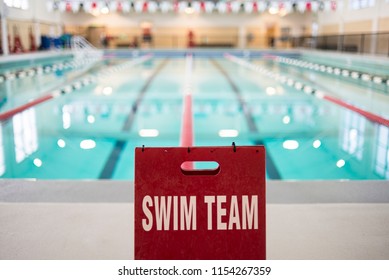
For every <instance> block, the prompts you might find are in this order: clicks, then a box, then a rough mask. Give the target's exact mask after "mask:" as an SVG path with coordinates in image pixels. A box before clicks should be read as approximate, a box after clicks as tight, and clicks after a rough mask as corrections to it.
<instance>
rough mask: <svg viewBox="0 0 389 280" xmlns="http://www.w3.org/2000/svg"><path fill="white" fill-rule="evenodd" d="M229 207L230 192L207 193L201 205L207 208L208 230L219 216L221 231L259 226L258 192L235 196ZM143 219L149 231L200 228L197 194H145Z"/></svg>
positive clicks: (218, 222)
mask: <svg viewBox="0 0 389 280" xmlns="http://www.w3.org/2000/svg"><path fill="white" fill-rule="evenodd" d="M229 201H230V203H229V207H228V206H227V205H226V204H227V196H226V195H217V196H212V195H209V196H204V199H203V201H202V203H204V204H202V206H201V207H206V209H207V229H208V230H213V229H214V227H213V223H214V221H215V220H214V219H216V229H217V230H233V229H237V230H246V229H250V230H252V229H254V230H257V229H258V195H251V196H249V195H242V196H237V195H232V196H231V198H230V200H229ZM142 210H143V213H144V215H145V217H146V218H143V219H142V227H143V229H144V230H145V231H150V230H152V229H153V227H154V228H156V229H157V230H164V231H166V230H196V229H197V215H196V214H197V197H196V196H153V197H151V196H149V195H147V196H145V197H144V198H143V201H142Z"/></svg>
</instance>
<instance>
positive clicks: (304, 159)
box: [221, 61, 386, 180]
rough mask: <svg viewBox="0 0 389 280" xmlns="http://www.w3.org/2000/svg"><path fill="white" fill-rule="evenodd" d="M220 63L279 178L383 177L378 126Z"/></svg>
mask: <svg viewBox="0 0 389 280" xmlns="http://www.w3.org/2000/svg"><path fill="white" fill-rule="evenodd" d="M221 63H222V65H224V67H225V69H226V71H227V72H228V73H229V74H230V76H231V77H234V81H235V83H236V85H237V87H238V88H240V89H241V91H242V92H243V95H244V98H245V99H246V101H247V103H248V104H249V110H251V112H252V114H253V116H254V119H255V122H256V124H257V126H258V128H259V133H258V135H249V136H248V137H249V139H250V140H251V141H253V143H263V144H265V146H266V148H267V153H268V154H269V155H270V156H271V157H272V159H273V162H274V165H275V166H276V168H277V170H279V173H280V177H281V178H282V179H285V180H287V179H303V180H304V179H380V178H381V179H383V178H385V176H386V175H385V171H381V169H382V167H381V166H382V163H381V161H382V159H381V158H382V157H381V154H382V153H383V154H384V155H385V153H386V152H385V151H381V150H382V149H381V145H384V144H381V141H383V140H380V139H381V138H377V134H378V132H377V130H378V129H381V127H382V126H379V125H377V124H374V123H371V122H369V121H367V120H366V119H365V118H364V117H363V116H360V115H359V114H357V113H354V112H352V111H350V110H346V109H344V108H342V107H339V106H337V105H335V104H331V103H329V102H325V101H323V100H320V99H317V98H314V97H312V96H310V95H307V94H305V93H303V92H301V91H299V90H297V89H295V88H291V87H288V86H286V85H285V84H282V83H280V82H277V81H276V80H275V79H269V77H267V76H266V75H262V74H260V73H257V72H255V71H252V70H251V69H247V68H245V67H241V66H237V65H236V64H234V63H231V62H228V61H227V62H225V61H223V62H221ZM263 64H266V62H263ZM268 64H269V68H268V70H270V69H271V63H268ZM263 77H266V79H265V80H264V79H263ZM258 80H260V81H258ZM255 84H257V90H253V85H255ZM382 129H385V128H382ZM382 133H384V132H382ZM382 133H381V134H382ZM384 170H385V168H384Z"/></svg>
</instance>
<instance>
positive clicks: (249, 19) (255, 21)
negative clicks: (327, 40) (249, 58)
mask: <svg viewBox="0 0 389 280" xmlns="http://www.w3.org/2000/svg"><path fill="white" fill-rule="evenodd" d="M61 16H62V20H63V23H64V24H65V25H83V26H85V25H86V26H87V25H105V26H107V27H122V26H129V27H131V26H132V27H136V26H139V25H140V23H141V22H142V21H150V22H152V23H153V24H154V26H159V27H171V26H173V27H188V28H190V27H191V28H195V27H242V26H246V27H248V26H250V27H252V26H263V25H265V26H266V25H273V24H275V23H279V24H280V25H281V26H290V27H291V30H292V32H294V33H295V34H296V35H297V34H299V33H300V32H301V30H302V27H303V26H306V25H310V21H311V19H312V17H311V15H310V14H292V15H288V16H285V17H281V18H280V17H278V16H272V15H270V14H267V13H266V14H262V15H258V14H244V13H239V14H228V15H222V14H218V13H213V14H211V15H208V14H200V15H196V14H194V15H186V14H175V13H168V14H161V13H155V14H137V13H133V12H132V13H129V14H118V13H113V14H108V15H100V16H98V17H95V16H93V15H91V14H85V13H77V14H72V13H63V14H62V15H61Z"/></svg>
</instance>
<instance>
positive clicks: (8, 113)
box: [0, 94, 54, 121]
mask: <svg viewBox="0 0 389 280" xmlns="http://www.w3.org/2000/svg"><path fill="white" fill-rule="evenodd" d="M52 98H54V96H53V95H52V94H49V95H45V96H42V97H39V98H37V99H34V100H32V101H30V102H27V103H26V104H23V105H21V106H19V107H16V108H14V109H12V110H9V111H6V112H4V113H1V114H0V121H5V120H7V119H9V118H11V117H13V116H14V115H16V114H18V113H20V112H22V111H24V110H27V109H29V108H31V107H34V106H36V105H38V104H40V103H43V102H46V101H47V100H50V99H52Z"/></svg>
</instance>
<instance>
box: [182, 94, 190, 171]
mask: <svg viewBox="0 0 389 280" xmlns="http://www.w3.org/2000/svg"><path fill="white" fill-rule="evenodd" d="M182 117H183V120H182V127H181V139H180V146H181V147H188V148H189V147H191V146H193V115H192V95H191V94H186V95H185V97H184V112H183V115H182ZM182 167H183V168H184V169H187V170H191V169H193V162H188V163H186V164H184V165H183V166H182Z"/></svg>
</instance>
